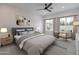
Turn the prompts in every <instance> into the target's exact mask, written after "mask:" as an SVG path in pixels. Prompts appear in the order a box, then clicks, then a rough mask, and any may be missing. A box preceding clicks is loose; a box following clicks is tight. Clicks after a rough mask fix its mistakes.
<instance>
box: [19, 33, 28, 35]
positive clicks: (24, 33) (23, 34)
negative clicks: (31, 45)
mask: <svg viewBox="0 0 79 59" xmlns="http://www.w3.org/2000/svg"><path fill="white" fill-rule="evenodd" d="M20 35H28V33H27V32H20Z"/></svg>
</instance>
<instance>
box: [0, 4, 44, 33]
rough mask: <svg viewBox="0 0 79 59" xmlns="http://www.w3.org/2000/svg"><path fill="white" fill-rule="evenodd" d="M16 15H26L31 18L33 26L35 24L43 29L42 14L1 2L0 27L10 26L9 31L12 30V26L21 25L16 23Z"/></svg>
mask: <svg viewBox="0 0 79 59" xmlns="http://www.w3.org/2000/svg"><path fill="white" fill-rule="evenodd" d="M16 15H20V16H24V17H26V18H28V19H30V20H31V26H33V27H34V28H35V27H39V28H40V31H41V32H42V31H43V19H42V17H41V16H40V15H38V14H36V13H34V12H31V11H27V10H22V9H19V8H16V7H14V6H10V5H6V4H0V28H1V27H8V31H9V32H10V29H11V28H12V27H19V26H17V25H16ZM22 27H24V26H22ZM25 27H28V26H25Z"/></svg>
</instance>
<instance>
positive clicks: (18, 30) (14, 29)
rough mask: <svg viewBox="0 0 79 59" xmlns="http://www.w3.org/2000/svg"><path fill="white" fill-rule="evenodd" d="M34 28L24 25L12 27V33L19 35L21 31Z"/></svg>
mask: <svg viewBox="0 0 79 59" xmlns="http://www.w3.org/2000/svg"><path fill="white" fill-rule="evenodd" d="M33 30H34V28H33V27H22V28H12V35H13V36H14V35H16V34H17V35H19V32H25V31H27V32H29V31H33Z"/></svg>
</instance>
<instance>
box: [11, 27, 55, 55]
mask: <svg viewBox="0 0 79 59" xmlns="http://www.w3.org/2000/svg"><path fill="white" fill-rule="evenodd" d="M12 32H13V37H14V39H15V40H14V41H15V42H16V44H17V46H18V47H19V49H20V50H24V51H26V52H27V53H28V55H40V54H42V53H43V52H44V50H45V49H46V48H47V47H48V46H50V45H51V44H52V43H54V41H55V37H53V36H51V35H46V34H43V33H39V32H36V31H34V29H33V27H28V28H12ZM23 34H24V35H23Z"/></svg>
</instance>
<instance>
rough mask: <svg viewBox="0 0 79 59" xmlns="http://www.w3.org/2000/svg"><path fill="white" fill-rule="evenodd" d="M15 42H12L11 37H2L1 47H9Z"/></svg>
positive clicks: (0, 40) (0, 39)
mask: <svg viewBox="0 0 79 59" xmlns="http://www.w3.org/2000/svg"><path fill="white" fill-rule="evenodd" d="M12 42H13V40H12V38H11V37H10V36H7V37H2V38H1V37H0V45H1V46H2V45H8V44H10V43H12Z"/></svg>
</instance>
